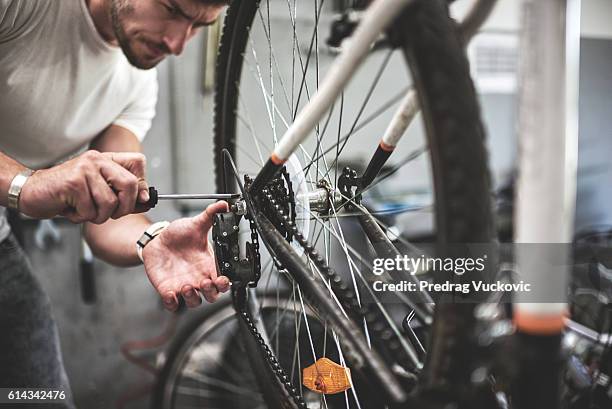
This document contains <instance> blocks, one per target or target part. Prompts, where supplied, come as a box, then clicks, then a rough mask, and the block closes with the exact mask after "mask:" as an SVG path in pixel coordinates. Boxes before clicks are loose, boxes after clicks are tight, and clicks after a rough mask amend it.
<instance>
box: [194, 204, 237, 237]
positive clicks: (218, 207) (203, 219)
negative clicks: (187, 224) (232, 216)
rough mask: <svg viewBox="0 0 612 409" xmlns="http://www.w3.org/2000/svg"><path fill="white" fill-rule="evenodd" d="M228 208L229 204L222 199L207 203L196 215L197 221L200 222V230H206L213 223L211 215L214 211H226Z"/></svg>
mask: <svg viewBox="0 0 612 409" xmlns="http://www.w3.org/2000/svg"><path fill="white" fill-rule="evenodd" d="M228 210H229V205H228V204H227V202H224V201H219V202H216V203H213V204H211V205H209V206H208V207H207V208H206V210H204V211H203V212H202V213H200V214H199V215H198V216H197V218H198V222H199V223H201V227H202V230H204V232H208V230H210V228H211V227H212V225H213V216H214V215H215V214H216V213H222V212H227V211H228Z"/></svg>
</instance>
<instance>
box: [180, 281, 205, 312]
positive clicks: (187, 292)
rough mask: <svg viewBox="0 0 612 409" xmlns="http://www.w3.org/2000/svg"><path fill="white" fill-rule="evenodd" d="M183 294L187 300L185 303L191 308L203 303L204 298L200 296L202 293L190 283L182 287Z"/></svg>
mask: <svg viewBox="0 0 612 409" xmlns="http://www.w3.org/2000/svg"><path fill="white" fill-rule="evenodd" d="M181 295H182V296H183V299H184V300H185V305H187V307H189V308H193V307H197V306H198V305H200V304H202V298H200V293H199V291H198V290H196V289H195V288H193V287H192V286H190V285H184V286H183V288H182V289H181Z"/></svg>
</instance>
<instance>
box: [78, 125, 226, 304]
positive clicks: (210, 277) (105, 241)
mask: <svg viewBox="0 0 612 409" xmlns="http://www.w3.org/2000/svg"><path fill="white" fill-rule="evenodd" d="M92 148H94V149H99V150H101V151H122V152H126V151H140V149H141V147H140V142H139V141H138V139H137V138H136V136H135V135H134V134H133V133H131V132H130V131H128V130H126V129H124V128H122V127H119V126H115V125H112V126H110V127H109V128H108V129H107V130H106V131H105V132H103V133H102V134H101V135H100V136H99V137H98V138H97V139H96V140H95V141H94V143H93V144H92ZM128 169H129V167H128ZM133 173H135V174H139V175H140V177H141V178H143V180H142V182H144V170H143V171H142V172H140V171H133ZM146 189H147V187H146V183H141V185H140V186H139V190H140V191H141V192H142V191H143V190H144V191H146ZM146 200H147V199H144V200H141V201H146ZM226 211H228V205H227V203H225V202H217V203H214V204H212V205H210V206H208V208H207V209H206V210H205V211H204V212H202V213H201V214H199V215H197V216H194V217H187V218H182V219H178V220H175V221H173V222H172V223H170V225H169V226H168V227H167V228H166V229H165V230H164V231H162V232H161V234H160V235H159V236H157V237H156V238H155V239H154V240H152V241H151V242H150V243H149V244H147V246H146V247H145V248H144V249H143V251H142V255H143V258H144V264H145V271H146V273H147V276H148V277H149V281H151V284H153V286H154V287H155V289H156V290H157V292H158V293H159V295H160V296H161V297H162V300H163V302H164V307H165V308H166V309H168V310H170V311H175V310H176V309H177V308H178V298H179V297H182V298H183V299H184V300H185V303H186V305H187V306H188V307H196V306H198V305H199V304H200V303H201V302H202V300H201V298H200V294H202V295H203V296H204V298H206V300H207V301H209V302H214V301H215V300H216V299H217V298H218V297H219V293H221V292H226V291H227V290H228V289H229V287H230V283H229V280H228V278H227V277H224V276H218V275H217V268H216V263H215V256H214V252H213V248H212V246H211V244H210V243H209V241H208V232H209V231H210V229H211V227H212V224H213V216H214V214H215V213H218V212H226ZM150 224H151V222H150V221H149V220H148V219H147V217H146V216H144V215H142V214H131V215H128V216H124V217H122V218H121V219H117V220H108V221H107V222H106V223H104V224H101V225H95V224H92V223H87V224H86V226H85V237H86V238H87V241H88V243H89V244H90V246H91V248H92V251H93V252H94V254H96V255H97V256H98V257H100V258H103V259H104V260H106V261H109V262H111V263H113V264H116V265H123V266H128V265H134V264H137V263H138V262H139V259H138V256H137V254H136V240H138V238H140V236H141V234H142V233H143V232H144V231H145V230H146V228H147V227H148V226H149V225H150Z"/></svg>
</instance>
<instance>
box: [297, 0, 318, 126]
mask: <svg viewBox="0 0 612 409" xmlns="http://www.w3.org/2000/svg"><path fill="white" fill-rule="evenodd" d="M323 1H324V0H321V1H320V2H319V10H318V13H317V15H316V16H315V23H314V24H315V30H314V31H313V33H312V37H311V39H310V46H309V47H308V55H307V57H306V67H304V64H303V62H302V55H301V53H300V45H299V43H297V54H298V57H299V60H300V65H301V66H302V80H301V83H300V89H299V91H298V96H297V101H296V102H295V105H294V111H293V119H294V120H295V117H296V116H297V112H298V108H299V106H300V99H301V98H302V91H303V90H304V88H305V89H306V97H307V99H308V100H309V101H310V93H309V91H308V84H306V74H307V72H308V66H309V64H310V57H311V56H312V48H313V47H314V44H315V38H316V33H317V27H318V26H319V17H320V16H321V10H322V9H323ZM315 4H316V3H315ZM292 23H293V24H294V25H295V21H292ZM317 53H318V50H317Z"/></svg>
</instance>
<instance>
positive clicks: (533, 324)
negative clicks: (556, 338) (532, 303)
mask: <svg viewBox="0 0 612 409" xmlns="http://www.w3.org/2000/svg"><path fill="white" fill-rule="evenodd" d="M565 315H566V314H532V313H528V312H524V311H517V310H515V311H514V324H515V325H516V328H517V329H518V330H519V331H521V332H523V333H526V334H533V335H555V334H560V333H561V332H563V329H564V328H565Z"/></svg>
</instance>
